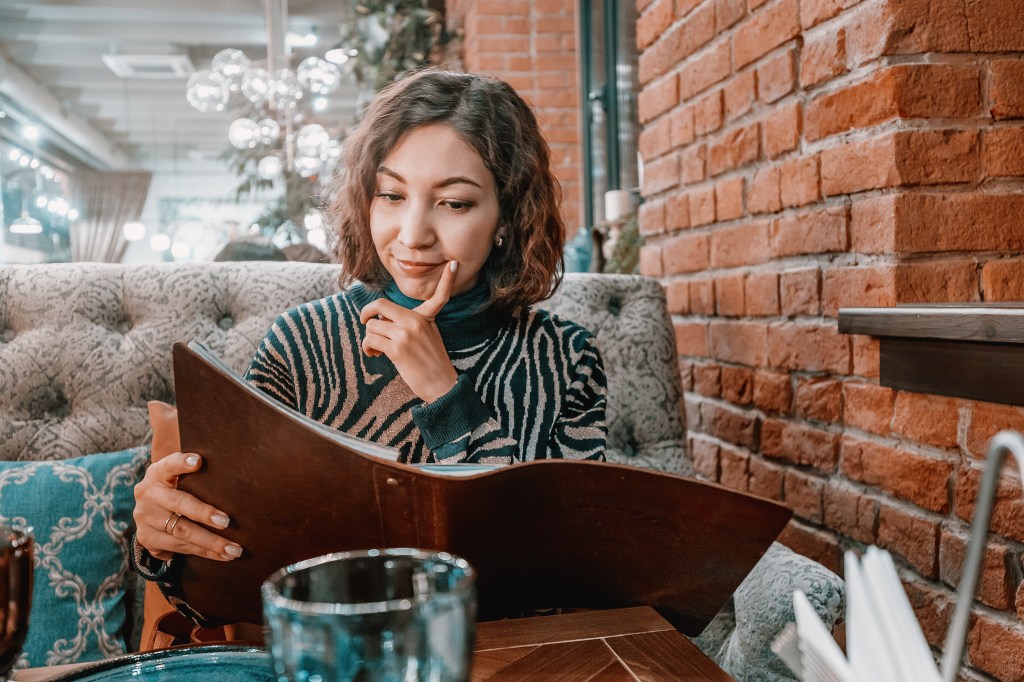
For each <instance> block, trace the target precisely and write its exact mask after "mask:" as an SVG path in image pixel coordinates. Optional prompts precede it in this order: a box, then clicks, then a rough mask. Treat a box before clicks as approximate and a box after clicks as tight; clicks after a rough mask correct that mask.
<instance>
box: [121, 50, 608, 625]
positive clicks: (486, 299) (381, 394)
mask: <svg viewBox="0 0 1024 682" xmlns="http://www.w3.org/2000/svg"><path fill="white" fill-rule="evenodd" d="M345 147H346V152H345V153H346V168H345V171H344V175H343V177H342V178H341V185H340V188H339V191H338V192H337V195H336V199H335V201H334V203H333V204H332V205H331V207H330V213H331V214H332V216H333V217H334V219H335V220H336V221H337V223H338V225H337V228H338V241H337V245H336V249H335V256H336V259H337V260H338V262H340V263H342V265H343V266H344V275H343V276H342V284H343V285H349V284H351V283H352V282H353V281H356V280H358V281H359V282H361V284H357V285H355V286H352V287H351V288H350V289H348V290H347V291H344V292H342V293H339V294H336V295H334V296H331V297H329V298H326V299H322V300H319V301H313V302H311V303H307V304H304V305H301V306H299V307H297V308H294V309H292V310H290V311H288V312H286V313H285V314H284V315H282V316H281V317H279V318H278V319H277V321H276V322H275V323H274V326H273V327H272V328H271V330H270V332H269V333H268V334H267V336H266V338H264V340H263V342H262V343H261V345H260V347H259V349H258V350H257V352H256V355H255V357H254V359H253V361H252V364H251V365H250V367H249V370H248V372H247V373H246V378H247V379H248V380H249V381H250V382H252V383H253V384H255V385H256V386H258V387H259V388H261V389H262V390H264V391H266V392H267V393H269V394H270V395H272V396H274V397H275V398H277V399H278V400H280V401H281V402H282V403H284V404H286V405H288V406H289V407H292V408H294V409H296V410H298V411H300V412H303V413H305V414H306V415H308V416H310V417H312V418H313V419H316V420H317V421H319V422H321V423H324V424H327V425H330V426H332V427H334V428H337V429H340V430H343V431H345V432H347V433H350V434H352V435H355V436H360V437H363V438H367V439H369V440H373V441H375V442H378V443H381V444H383V445H388V446H392V447H395V448H397V449H399V451H400V453H401V460H402V461H404V462H408V463H420V462H439V463H445V464H447V463H459V462H494V463H500V464H511V463H514V462H519V461H524V460H530V459H542V458H586V459H602V458H603V450H604V443H605V435H606V426H605V378H604V371H603V367H602V364H601V359H600V356H599V354H598V351H597V347H596V344H595V341H594V337H593V336H592V335H591V334H590V333H589V332H587V331H586V330H585V329H583V328H582V327H580V326H578V325H575V324H573V323H571V322H568V321H565V320H561V319H559V318H556V317H554V316H553V315H551V314H549V313H546V312H543V311H540V310H534V309H531V308H530V305H531V304H533V303H536V302H538V301H541V300H543V299H545V298H547V297H548V296H550V295H551V293H552V292H553V290H554V288H555V287H557V286H558V283H559V277H560V275H559V267H560V266H561V263H562V249H563V246H564V242H565V230H564V225H563V224H562V221H561V218H560V217H559V212H558V201H559V196H558V184H557V181H556V180H555V178H554V176H553V175H552V174H551V171H550V168H549V151H548V147H547V144H546V143H545V142H544V140H543V138H542V137H541V135H540V131H539V129H538V127H537V122H536V119H535V118H534V116H533V113H532V112H531V111H530V109H529V107H528V106H527V105H526V103H525V102H523V100H522V99H521V98H520V97H519V96H518V95H517V94H516V93H515V91H514V90H513V89H512V88H511V87H510V86H509V85H507V84H506V83H503V82H501V81H498V80H495V79H492V78H487V77H484V76H477V75H470V74H455V73H447V72H443V71H437V70H429V71H423V72H420V73H418V74H416V75H414V76H411V77H409V78H407V79H405V80H403V81H400V82H398V83H396V84H393V85H391V86H390V87H388V88H387V89H385V90H383V91H382V92H381V93H380V94H378V95H377V97H376V98H375V99H374V101H373V103H372V104H371V105H370V106H369V108H368V109H367V112H366V116H365V118H364V119H363V121H362V123H361V124H360V126H359V128H358V129H357V131H356V132H355V133H354V134H353V135H351V136H350V137H349V138H347V139H346V141H345ZM200 466H201V462H200V458H199V456H198V455H195V454H188V453H177V454H175V455H172V456H170V457H167V458H165V459H163V460H162V461H160V462H158V463H156V464H154V465H153V466H151V467H150V469H149V471H148V472H147V473H146V476H145V479H144V480H143V481H142V482H141V483H139V485H138V486H137V487H136V490H135V496H136V509H135V520H136V523H137V526H138V533H137V536H136V539H137V542H136V548H135V560H136V563H137V565H138V566H139V569H140V572H141V573H142V574H143V575H144V576H145V577H147V578H149V579H153V580H158V581H160V583H161V588H162V589H163V590H164V592H165V594H167V595H168V597H169V598H170V599H171V602H172V603H174V604H175V605H176V606H178V608H179V609H181V610H182V611H183V612H185V613H186V615H189V616H190V617H192V618H193V619H195V620H197V622H201V620H202V619H201V616H200V615H199V614H195V613H190V612H189V609H188V608H187V605H185V604H184V603H183V602H182V601H181V599H180V598H178V597H177V595H175V589H174V583H175V582H176V581H175V578H174V575H173V574H174V571H173V565H174V563H175V562H173V561H170V559H171V558H172V557H173V556H174V554H176V553H188V554H197V555H200V556H204V557H207V558H210V559H215V560H220V561H230V560H232V559H235V558H237V557H239V556H241V555H242V552H243V548H241V547H239V546H237V545H235V544H232V543H230V542H228V541H227V540H225V539H224V538H222V537H220V536H219V535H217V534H216V533H214V532H212V531H210V530H208V528H215V529H216V528H226V527H227V526H228V524H229V519H228V518H227V515H226V514H224V513H223V512H221V511H219V510H218V509H217V508H216V507H214V506H211V505H209V504H206V503H205V502H203V501H200V500H198V499H196V498H195V497H193V496H191V495H189V494H187V493H184V492H182V491H179V490H177V489H176V488H175V482H176V480H177V477H178V476H180V475H183V474H187V473H191V472H194V471H196V470H197V469H198V468H199V467H200Z"/></svg>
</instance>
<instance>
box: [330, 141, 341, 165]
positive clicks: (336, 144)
mask: <svg viewBox="0 0 1024 682" xmlns="http://www.w3.org/2000/svg"><path fill="white" fill-rule="evenodd" d="M326 151H327V158H328V159H334V160H338V159H340V158H341V155H342V152H343V151H344V150H343V148H342V146H341V142H340V141H338V140H329V141H328V142H327V150H326Z"/></svg>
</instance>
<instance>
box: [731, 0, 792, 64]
mask: <svg viewBox="0 0 1024 682" xmlns="http://www.w3.org/2000/svg"><path fill="white" fill-rule="evenodd" d="M799 33H800V18H799V6H798V4H797V0H775V1H774V2H772V3H771V4H769V5H766V6H765V7H763V8H762V9H760V10H759V11H757V12H756V13H754V14H753V15H751V17H750V18H749V19H747V20H746V21H744V22H743V23H742V24H740V25H739V26H738V27H737V28H736V32H735V33H734V34H733V39H732V49H733V59H734V60H735V62H736V68H740V67H743V66H746V65H747V64H749V63H750V62H752V61H754V60H755V59H757V58H758V57H761V56H763V55H765V54H767V53H768V52H770V51H771V50H772V49H773V48H776V47H778V46H779V45H782V44H783V43H784V42H786V41H787V40H791V39H792V38H795V37H796V36H797V35H798V34H799Z"/></svg>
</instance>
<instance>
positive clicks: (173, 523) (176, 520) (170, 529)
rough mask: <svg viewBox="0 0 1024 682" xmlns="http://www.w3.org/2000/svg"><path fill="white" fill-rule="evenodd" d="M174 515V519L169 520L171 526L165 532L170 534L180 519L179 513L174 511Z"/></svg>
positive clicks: (172, 533)
mask: <svg viewBox="0 0 1024 682" xmlns="http://www.w3.org/2000/svg"><path fill="white" fill-rule="evenodd" d="M174 516H175V519H174V520H173V521H171V527H170V528H168V529H167V532H168V533H170V534H171V535H174V527H175V526H177V525H178V521H181V514H178V513H177V512H175V514H174Z"/></svg>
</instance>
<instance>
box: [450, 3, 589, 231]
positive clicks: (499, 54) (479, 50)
mask: <svg viewBox="0 0 1024 682" xmlns="http://www.w3.org/2000/svg"><path fill="white" fill-rule="evenodd" d="M446 8H447V17H448V22H449V24H450V25H453V26H458V27H461V28H462V30H463V31H464V40H463V64H464V66H465V68H466V69H467V70H468V71H475V72H480V73H488V74H491V75H493V76H497V77H498V78H501V79H503V80H506V81H508V82H509V83H510V84H511V85H512V86H513V87H514V88H515V89H516V90H517V91H518V92H519V94H521V95H522V96H523V97H524V98H525V99H526V100H527V101H528V102H530V104H532V105H533V107H534V109H535V111H536V113H537V118H538V121H539V122H540V125H541V129H542V130H543V132H544V136H545V138H546V139H547V141H548V144H549V145H550V146H551V154H552V161H551V163H552V167H553V168H554V172H555V175H556V176H557V177H558V180H559V182H560V183H561V185H562V210H563V216H564V217H565V221H566V226H567V227H568V229H569V232H570V236H571V234H572V233H574V232H575V231H576V228H577V227H578V226H579V224H580V220H582V215H583V213H582V198H581V197H582V192H581V191H580V190H581V187H580V183H581V170H580V156H581V154H580V151H581V144H582V141H581V136H580V130H581V123H580V99H579V85H578V74H579V66H578V63H577V56H576V24H577V19H576V2H574V0H448V3H447V6H446Z"/></svg>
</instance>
